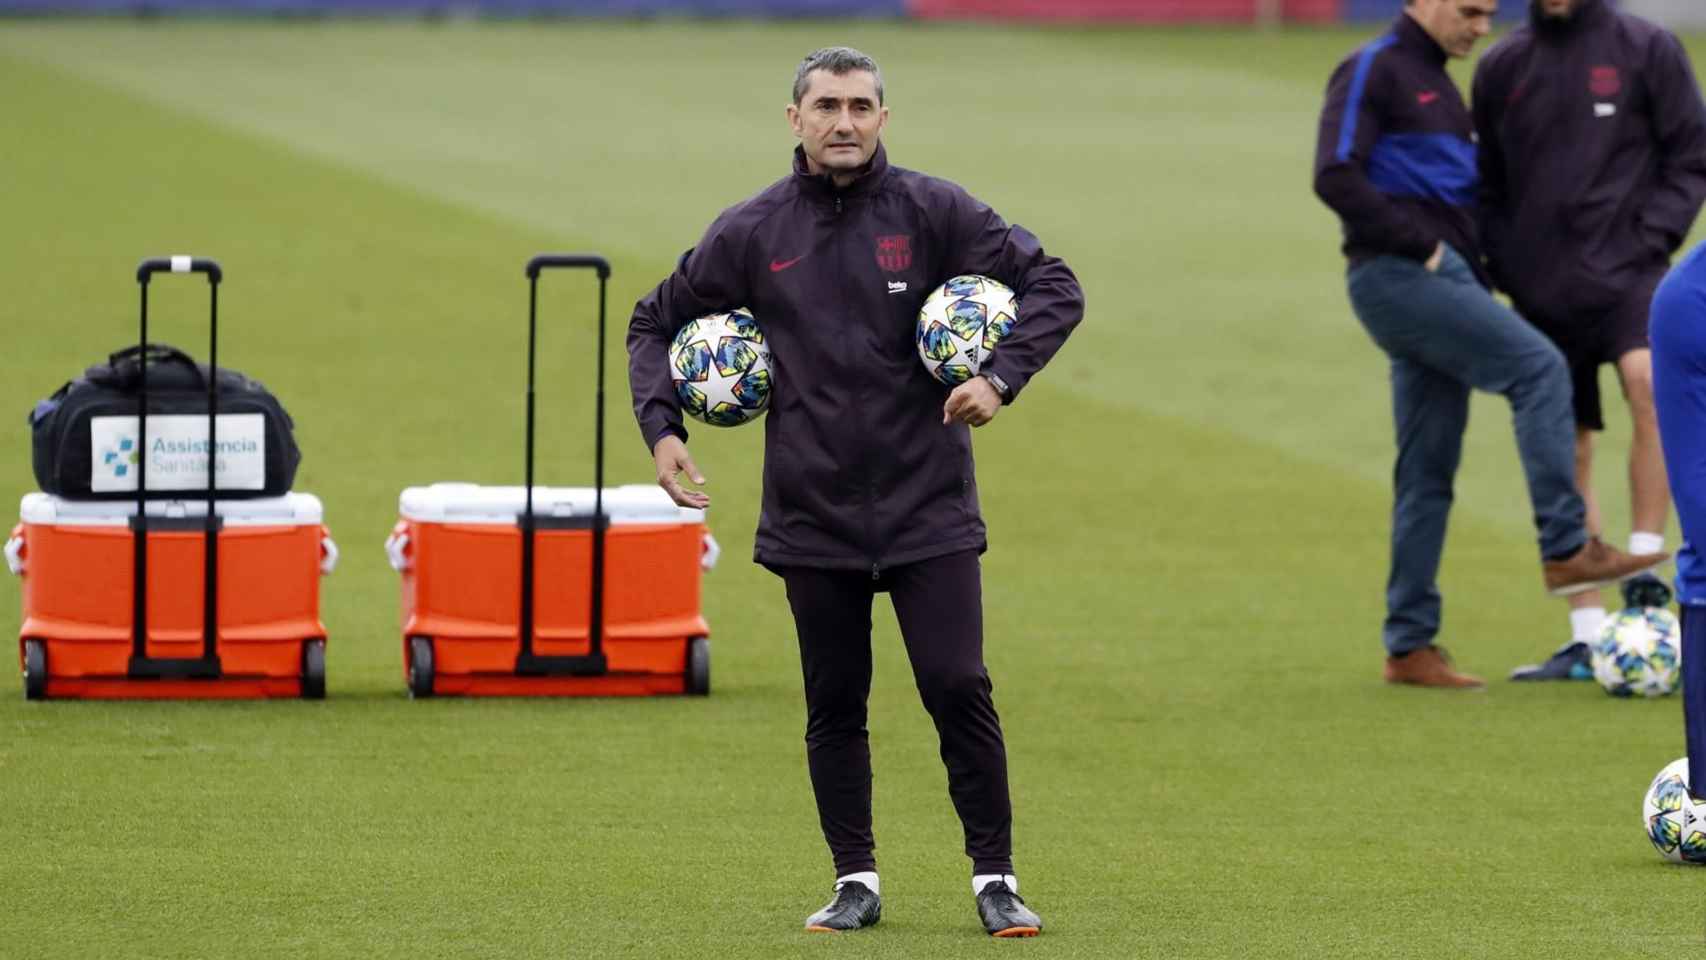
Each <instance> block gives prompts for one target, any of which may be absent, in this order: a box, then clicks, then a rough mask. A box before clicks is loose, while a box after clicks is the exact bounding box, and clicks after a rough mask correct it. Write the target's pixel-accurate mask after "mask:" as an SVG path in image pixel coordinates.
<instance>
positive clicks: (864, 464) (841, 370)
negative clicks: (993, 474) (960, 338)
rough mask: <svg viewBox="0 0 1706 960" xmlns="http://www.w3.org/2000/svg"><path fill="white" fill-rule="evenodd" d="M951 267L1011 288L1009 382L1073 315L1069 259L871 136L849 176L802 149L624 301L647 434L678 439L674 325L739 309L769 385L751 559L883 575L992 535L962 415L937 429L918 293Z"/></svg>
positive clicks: (1021, 381)
mask: <svg viewBox="0 0 1706 960" xmlns="http://www.w3.org/2000/svg"><path fill="white" fill-rule="evenodd" d="M959 274H981V275H983V276H988V277H993V278H995V279H996V280H999V281H1001V282H1002V283H1005V284H1007V285H1008V286H1010V287H1012V288H1013V290H1014V292H1015V293H1016V294H1017V295H1018V297H1019V318H1018V323H1017V324H1015V325H1014V327H1013V330H1012V332H1011V333H1010V334H1008V336H1007V338H1006V339H1005V340H1003V341H1002V343H1001V345H1000V347H998V348H997V349H996V350H995V351H994V352H993V353H992V354H991V355H990V358H989V360H988V362H987V363H986V364H985V369H986V370H988V371H991V372H993V373H996V374H998V375H999V376H1000V377H1001V378H1002V379H1004V380H1006V381H1007V383H1008V385H1009V386H1010V387H1011V388H1012V389H1013V391H1014V393H1015V394H1017V393H1018V392H1019V391H1021V390H1023V389H1024V386H1025V383H1026V381H1028V380H1030V378H1031V377H1032V376H1034V375H1035V374H1036V372H1037V371H1038V370H1041V369H1042V367H1043V365H1044V364H1045V363H1047V362H1048V361H1049V358H1051V357H1053V356H1054V354H1055V351H1057V350H1059V349H1060V346H1061V344H1062V343H1063V342H1065V340H1066V337H1067V334H1068V333H1070V332H1071V331H1072V328H1073V327H1074V326H1076V325H1077V324H1078V322H1079V321H1080V320H1081V319H1082V318H1083V315H1084V299H1083V293H1082V291H1081V290H1080V289H1079V286H1078V280H1077V278H1076V277H1074V276H1073V274H1072V271H1071V270H1069V269H1068V268H1067V266H1066V264H1065V263H1063V262H1062V261H1060V260H1059V259H1058V258H1055V257H1050V256H1048V255H1047V254H1045V253H1043V249H1042V245H1041V244H1040V243H1039V242H1038V241H1037V238H1036V237H1035V236H1033V235H1032V234H1031V233H1030V231H1028V230H1026V229H1024V228H1023V227H1019V226H1008V225H1007V223H1006V222H1004V221H1003V220H1002V219H1001V217H1000V216H998V215H997V214H996V213H995V211H993V210H991V209H990V208H989V207H987V206H985V205H984V204H982V203H980V202H978V201H977V200H976V199H974V198H973V197H972V196H971V195H970V194H968V193H966V192H965V190H963V189H961V188H960V187H958V186H956V185H955V184H952V183H949V182H948V181H946V180H941V179H938V178H935V177H929V176H925V175H924V174H921V173H916V172H913V171H911V170H903V169H901V168H899V167H891V166H889V165H888V159H887V156H886V154H885V152H884V150H883V148H882V147H881V146H880V145H879V146H878V148H877V152H876V154H875V155H874V156H873V157H872V158H871V163H870V165H869V170H868V172H867V173H866V174H865V175H864V176H862V177H860V178H859V179H858V180H856V181H854V182H853V183H852V184H850V185H848V186H847V187H845V188H842V189H836V188H835V187H834V185H833V184H832V183H831V182H830V181H829V179H828V178H827V177H822V176H812V175H811V174H809V173H808V172H807V169H806V166H805V154H804V153H803V151H801V150H799V149H798V148H796V149H795V152H794V172H793V174H792V175H790V176H788V177H785V178H783V179H782V180H779V181H777V182H776V183H775V184H772V185H771V186H770V187H769V188H767V189H766V190H764V191H763V192H762V193H760V194H758V195H757V196H755V197H753V198H751V199H749V200H747V201H745V202H743V203H739V204H736V205H735V206H733V207H730V208H729V209H728V210H725V211H723V213H722V215H721V216H719V217H717V219H716V221H715V222H714V223H712V224H711V226H710V228H709V229H707V230H706V231H705V236H704V238H703V239H702V240H700V241H699V245H698V246H696V247H694V248H693V249H691V250H689V251H688V252H687V253H686V254H685V255H684V256H683V257H682V259H681V262H680V264H679V265H678V266H677V267H676V269H675V272H674V273H672V274H670V276H669V277H668V278H667V279H666V280H664V281H663V283H661V284H659V285H658V287H657V289H655V290H653V291H652V292H651V293H650V294H648V295H647V296H646V297H645V298H644V299H642V300H641V301H640V302H639V303H638V304H637V305H636V306H635V308H634V317H633V320H632V322H631V323H630V325H629V328H628V377H629V384H630V387H631V389H632V390H633V394H634V415H635V417H636V418H637V419H638V420H639V423H640V432H641V433H642V434H643V435H644V437H645V440H646V445H647V447H648V448H651V447H655V446H656V445H657V442H658V440H659V439H661V438H662V437H663V436H664V435H666V434H674V435H676V436H678V437H682V438H683V439H685V438H686V436H687V431H686V430H685V428H684V427H683V424H682V419H681V410H680V407H679V406H678V403H677V401H676V397H675V391H674V389H673V388H672V386H671V381H670V373H669V359H668V351H669V344H670V340H671V339H672V338H673V337H674V335H675V333H676V331H677V330H679V329H680V328H681V327H682V326H683V325H684V324H686V323H687V322H688V321H690V320H692V319H693V318H695V317H700V316H704V315H705V314H708V313H715V312H718V311H722V310H729V309H733V308H736V307H747V308H749V309H751V311H752V315H753V317H754V318H755V319H757V321H758V323H759V326H760V327H762V328H763V330H764V336H765V338H766V340H767V341H768V342H769V344H770V350H771V361H772V365H773V369H774V384H775V386H774V388H773V392H772V394H771V398H770V410H769V413H768V415H767V416H766V418H765V421H764V496H763V501H762V505H761V509H760V514H759V518H758V534H757V537H756V541H755V546H754V550H753V553H754V559H755V560H757V561H758V562H759V563H762V564H766V565H769V566H777V567H785V566H810V567H823V568H837V569H849V570H867V569H868V570H871V571H872V573H873V574H876V573H878V572H880V571H881V570H882V569H885V568H887V567H891V566H898V565H901V564H906V563H912V562H914V561H918V560H924V559H927V558H929V557H934V556H941V555H944V554H949V553H957V552H959V551H963V550H974V549H975V550H981V549H983V548H984V545H985V541H984V526H983V518H982V516H981V514H980V513H979V511H978V503H977V482H976V479H975V477H974V476H973V471H972V450H971V429H970V428H969V427H967V426H966V425H965V424H962V423H957V422H956V423H954V424H951V425H948V426H943V424H942V403H943V401H944V400H945V399H946V398H947V394H948V392H949V388H947V387H945V386H943V385H942V384H940V383H938V382H936V380H935V379H933V378H932V377H931V376H930V374H929V373H928V372H926V371H925V369H924V364H923V362H922V361H921V360H920V359H919V356H918V348H917V346H916V336H917V324H918V310H919V308H920V307H921V306H922V305H923V303H924V300H925V298H926V297H928V296H929V294H930V292H931V291H932V290H934V289H935V288H936V287H937V286H938V285H940V284H941V283H942V282H943V281H945V280H947V279H948V278H949V277H953V276H956V275H959Z"/></svg>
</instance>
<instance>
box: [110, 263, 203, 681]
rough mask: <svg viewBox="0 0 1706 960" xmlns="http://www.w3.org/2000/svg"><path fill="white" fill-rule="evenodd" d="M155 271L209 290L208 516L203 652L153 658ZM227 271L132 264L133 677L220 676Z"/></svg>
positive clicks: (197, 265) (196, 265) (198, 265)
mask: <svg viewBox="0 0 1706 960" xmlns="http://www.w3.org/2000/svg"><path fill="white" fill-rule="evenodd" d="M156 273H199V274H201V275H203V276H205V277H206V278H207V288H208V304H209V305H208V351H207V352H208V356H207V364H208V377H207V515H206V516H205V517H203V518H202V521H201V524H200V526H201V528H202V530H203V532H204V537H203V544H204V549H203V554H202V556H203V560H202V578H203V579H202V583H203V588H202V652H201V657H200V658H199V659H198V658H191V659H185V660H175V659H154V658H150V657H149V656H148V646H147V644H148V527H149V522H148V361H149V360H150V359H151V358H154V357H157V356H161V357H163V356H164V354H163V352H162V351H160V350H158V349H154V348H152V347H151V345H150V344H149V342H148V286H149V282H150V281H151V280H152V279H153V277H154V274H156ZM224 278H225V271H224V270H222V269H220V266H219V263H218V262H217V261H215V260H211V259H209V258H207V257H189V256H174V257H150V258H148V259H146V260H144V261H142V262H141V263H140V264H138V265H137V267H136V283H137V286H138V287H139V288H140V290H141V297H142V305H141V321H140V329H139V331H138V335H137V341H136V342H137V347H136V351H137V354H138V361H139V362H138V363H137V381H136V382H137V390H136V392H137V400H136V448H137V451H138V459H139V466H138V469H137V471H136V520H135V533H134V536H133V540H134V549H135V564H134V569H135V574H134V581H133V583H132V591H133V593H134V594H135V600H134V602H133V609H132V621H133V623H132V628H131V659H130V671H129V672H130V675H131V676H133V677H174V678H175V677H217V676H219V675H220V665H219V651H218V636H219V528H220V522H219V516H218V513H217V511H216V509H215V504H214V500H215V496H216V494H215V484H216V482H217V474H218V471H217V470H216V469H215V468H216V467H217V463H216V454H215V450H216V438H217V436H218V416H219V376H218V370H219V283H220V281H222V280H223V279H224Z"/></svg>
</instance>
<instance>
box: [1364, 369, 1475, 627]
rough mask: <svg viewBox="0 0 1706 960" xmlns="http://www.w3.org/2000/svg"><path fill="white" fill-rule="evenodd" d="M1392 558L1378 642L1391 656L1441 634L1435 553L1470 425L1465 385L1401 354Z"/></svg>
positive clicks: (1441, 546)
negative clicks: (1382, 644)
mask: <svg viewBox="0 0 1706 960" xmlns="http://www.w3.org/2000/svg"><path fill="white" fill-rule="evenodd" d="M1392 419H1393V426H1394V427H1395V429H1396V432H1397V437H1398V460H1397V463H1396V465H1395V466H1394V467H1393V470H1392V486H1393V491H1394V496H1393V501H1392V555H1391V556H1392V559H1391V566H1390V567H1389V571H1390V572H1389V573H1388V575H1387V578H1386V623H1385V626H1384V627H1383V628H1382V630H1381V640H1382V642H1383V643H1385V645H1386V653H1387V655H1388V656H1391V657H1404V656H1406V655H1408V654H1410V653H1412V652H1414V651H1416V650H1419V649H1421V648H1423V647H1427V646H1430V645H1432V644H1433V640H1434V636H1435V635H1436V634H1438V633H1439V624H1440V594H1439V586H1438V576H1439V563H1440V556H1441V555H1442V554H1443V553H1444V551H1445V530H1446V521H1447V518H1448V516H1449V514H1450V511H1451V502H1452V480H1453V478H1455V477H1456V475H1457V466H1458V463H1459V461H1460V459H1461V457H1462V452H1463V430H1464V428H1465V427H1466V426H1467V425H1468V423H1469V387H1468V386H1467V385H1466V384H1464V383H1461V382H1459V381H1458V380H1455V379H1453V378H1452V377H1450V376H1448V375H1446V374H1443V373H1438V372H1436V371H1434V370H1432V369H1430V368H1428V367H1425V366H1423V365H1421V364H1419V363H1416V362H1414V361H1411V360H1407V359H1405V358H1403V357H1393V358H1392Z"/></svg>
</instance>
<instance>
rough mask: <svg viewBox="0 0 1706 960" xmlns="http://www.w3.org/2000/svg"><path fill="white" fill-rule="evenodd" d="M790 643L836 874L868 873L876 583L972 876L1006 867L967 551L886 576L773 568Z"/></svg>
mask: <svg viewBox="0 0 1706 960" xmlns="http://www.w3.org/2000/svg"><path fill="white" fill-rule="evenodd" d="M776 573H778V574H779V575H780V576H781V577H782V579H783V581H784V582H785V583H786V584H787V588H788V605H789V606H790V607H792V608H793V611H794V627H795V629H796V631H797V632H798V634H799V639H800V666H801V669H802V672H803V673H804V675H805V688H806V761H807V765H808V766H809V767H810V769H811V778H812V792H813V793H814V794H815V795H816V797H817V811H818V820H819V822H820V823H821V824H822V826H823V836H824V840H826V841H827V842H828V843H829V850H830V853H831V854H832V855H833V856H834V858H835V872H836V875H837V876H841V875H843V874H848V873H856V872H859V871H863V870H875V869H876V856H875V853H874V851H875V848H876V841H875V840H874V839H873V837H872V835H871V748H870V741H869V737H868V734H867V732H866V729H865V701H866V699H867V697H868V696H869V695H870V692H871V601H872V598H873V597H874V596H875V595H876V594H877V593H879V592H883V591H887V592H888V594H889V598H890V600H891V601H892V602H893V603H894V610H895V616H896V618H897V619H898V620H899V621H900V632H901V636H902V637H903V638H904V639H905V641H906V653H907V657H908V658H909V659H911V661H912V675H913V678H914V680H915V681H916V682H917V684H918V693H919V696H920V697H921V698H922V699H923V701H924V709H925V710H927V711H929V713H930V719H931V720H933V721H935V723H936V733H937V736H938V737H939V738H940V741H941V750H942V763H943V764H944V765H945V766H946V767H947V768H948V794H949V796H950V797H952V799H953V802H954V809H955V810H956V811H957V812H958V813H959V815H960V824H961V825H962V826H963V827H964V829H965V838H966V848H965V849H966V855H967V856H969V857H971V859H972V865H973V872H974V873H1012V872H1013V862H1012V850H1013V846H1012V833H1013V812H1012V807H1011V805H1010V803H1009V800H1008V795H1007V749H1006V746H1005V744H1004V743H1003V742H1002V739H1001V720H1000V718H999V717H997V716H996V714H995V701H994V700H993V699H992V698H991V696H990V691H991V689H992V688H991V685H990V682H989V673H988V671H986V670H985V669H984V666H983V585H982V576H981V571H980V568H979V565H978V556H977V554H976V553H975V552H966V553H957V554H953V555H950V556H946V557H933V558H931V559H929V560H923V561H920V562H918V563H914V564H909V565H907V566H904V567H896V568H894V569H891V570H889V571H887V572H885V573H884V574H883V575H882V578H881V579H880V580H873V579H872V578H871V576H870V574H868V573H859V572H852V571H845V570H817V569H809V568H802V567H788V568H778V569H777V570H776Z"/></svg>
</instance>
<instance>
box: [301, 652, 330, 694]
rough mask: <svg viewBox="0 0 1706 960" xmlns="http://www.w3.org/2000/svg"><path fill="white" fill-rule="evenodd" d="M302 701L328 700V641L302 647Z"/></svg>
mask: <svg viewBox="0 0 1706 960" xmlns="http://www.w3.org/2000/svg"><path fill="white" fill-rule="evenodd" d="M302 699H304V700H324V699H326V641H324V640H310V641H308V642H307V643H304V644H303V645H302Z"/></svg>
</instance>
